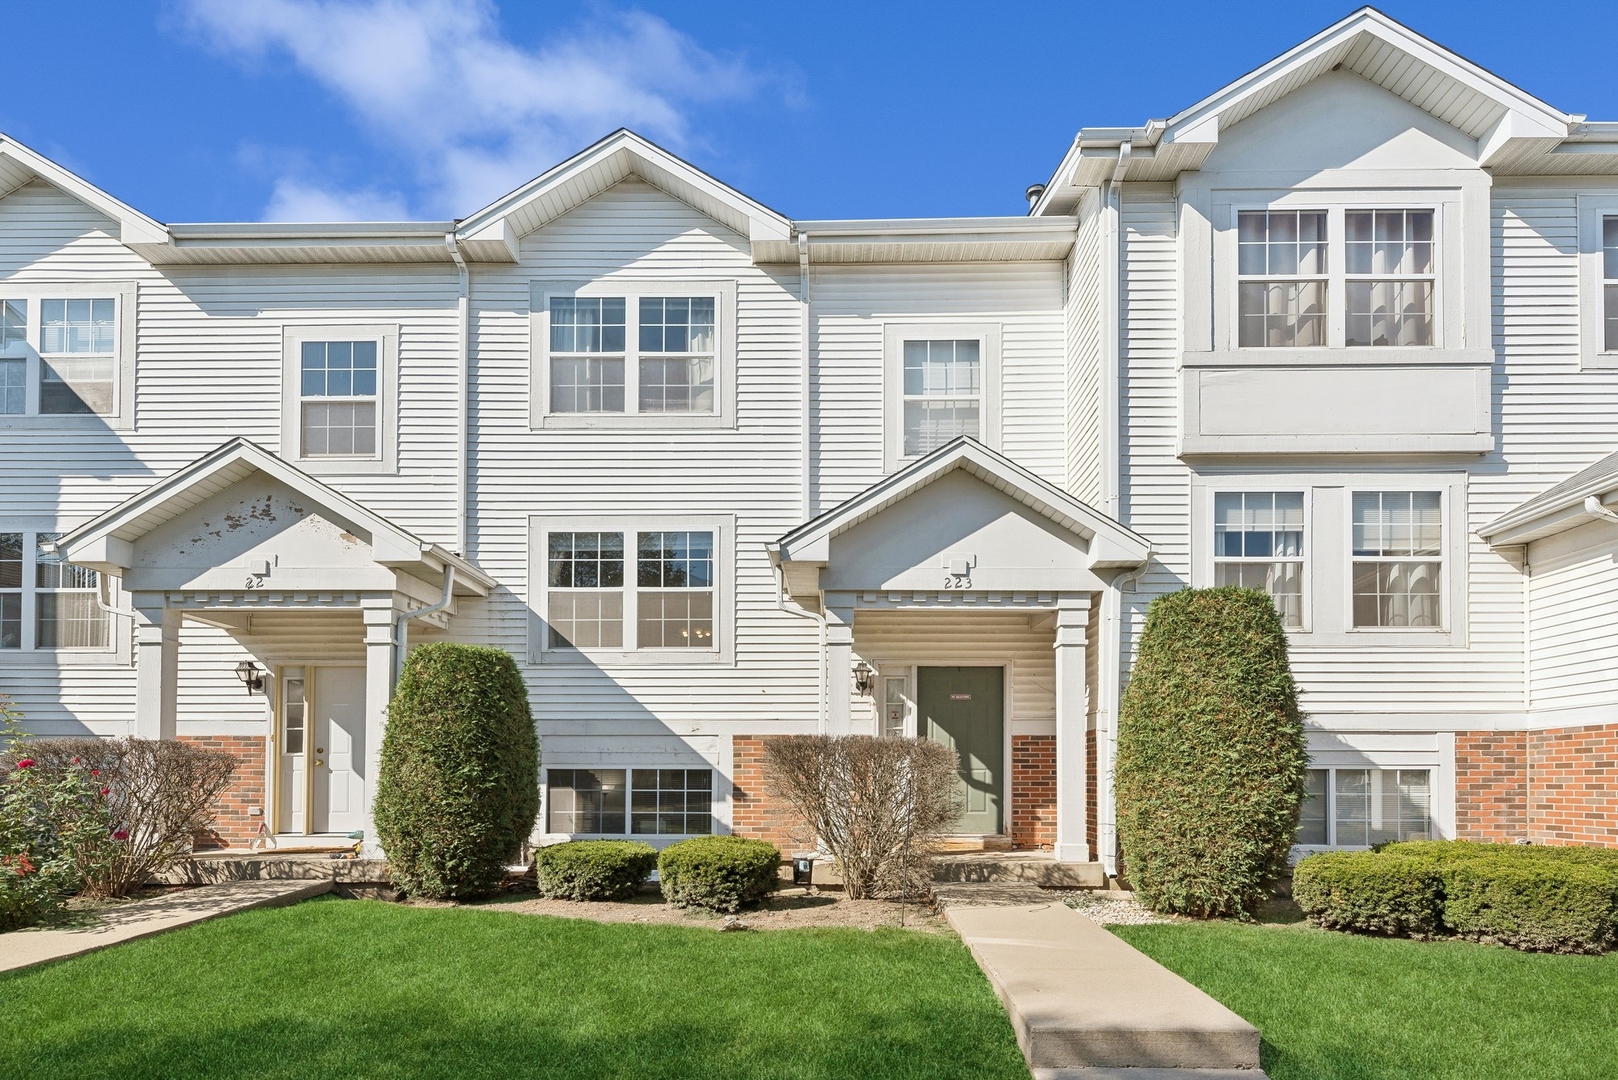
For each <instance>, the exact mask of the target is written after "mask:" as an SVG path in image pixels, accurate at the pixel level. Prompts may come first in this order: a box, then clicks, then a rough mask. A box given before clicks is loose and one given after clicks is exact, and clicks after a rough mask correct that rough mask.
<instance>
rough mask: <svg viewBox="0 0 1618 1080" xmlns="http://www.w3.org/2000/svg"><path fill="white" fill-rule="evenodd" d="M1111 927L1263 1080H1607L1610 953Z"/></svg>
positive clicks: (1267, 930) (1244, 929)
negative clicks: (1226, 1033) (1245, 1028)
mask: <svg viewBox="0 0 1618 1080" xmlns="http://www.w3.org/2000/svg"><path fill="white" fill-rule="evenodd" d="M1113 929H1114V931H1115V932H1116V933H1117V934H1118V936H1119V937H1121V938H1123V939H1124V940H1125V941H1127V942H1129V943H1130V944H1131V945H1134V946H1135V947H1136V948H1138V949H1140V950H1141V951H1143V952H1145V953H1147V954H1148V955H1149V956H1152V957H1153V958H1155V959H1156V960H1158V961H1159V962H1160V963H1162V964H1163V965H1165V966H1166V967H1168V968H1171V969H1172V970H1174V971H1176V972H1178V973H1180V974H1181V975H1183V976H1185V977H1186V978H1187V979H1189V980H1191V981H1192V982H1193V983H1195V984H1197V985H1198V986H1200V987H1202V988H1203V989H1204V990H1206V991H1208V993H1210V994H1212V995H1213V996H1214V997H1216V998H1218V999H1219V1000H1220V1001H1222V1002H1224V1003H1225V1004H1226V1005H1228V1006H1230V1007H1231V1008H1232V1009H1234V1010H1235V1011H1236V1012H1238V1013H1240V1014H1241V1015H1242V1016H1243V1017H1245V1018H1246V1019H1247V1020H1248V1021H1249V1022H1251V1023H1253V1024H1255V1025H1257V1027H1258V1028H1259V1030H1260V1031H1262V1032H1263V1033H1264V1068H1265V1070H1266V1071H1267V1072H1268V1073H1269V1074H1270V1076H1271V1077H1272V1078H1273V1080H1339V1078H1350V1077H1352V1078H1354V1080H1369V1078H1373V1077H1377V1078H1380V1077H1390V1078H1391V1077H1399V1078H1401V1080H1404V1078H1408V1077H1418V1076H1419V1077H1423V1078H1448V1077H1453V1078H1457V1080H1494V1078H1496V1077H1532V1078H1535V1080H1553V1078H1561V1077H1570V1078H1571V1077H1579V1078H1596V1077H1612V1076H1618V1024H1615V1022H1614V1018H1615V1017H1618V953H1611V954H1608V955H1606V956H1541V955H1532V954H1528V953H1519V952H1514V951H1512V950H1509V949H1503V948H1494V947H1491V946H1486V945H1473V944H1469V943H1466V942H1455V941H1446V942H1418V941H1394V940H1387V939H1382V938H1365V937H1355V936H1351V935H1348V934H1339V933H1332V932H1329V931H1325V930H1316V929H1313V928H1311V927H1308V926H1303V925H1291V926H1277V925H1258V926H1252V925H1240V924H1235V923H1205V924H1194V925H1183V924H1182V925H1169V926H1119V927H1114V928H1113Z"/></svg>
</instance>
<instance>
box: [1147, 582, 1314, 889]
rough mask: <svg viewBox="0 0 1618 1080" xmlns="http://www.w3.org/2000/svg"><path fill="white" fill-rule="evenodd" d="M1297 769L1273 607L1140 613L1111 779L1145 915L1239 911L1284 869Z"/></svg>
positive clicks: (1213, 604)
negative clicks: (1140, 629)
mask: <svg viewBox="0 0 1618 1080" xmlns="http://www.w3.org/2000/svg"><path fill="white" fill-rule="evenodd" d="M1307 770H1308V755H1307V753H1306V752H1305V749H1304V738H1303V715H1302V713H1300V712H1299V711H1298V695H1297V688H1296V686H1295V684H1294V683H1293V680H1292V669H1291V667H1290V666H1289V665H1288V663H1287V640H1286V633H1285V631H1283V630H1282V628H1281V620H1280V618H1279V616H1278V615H1277V614H1276V611H1275V604H1274V602H1273V601H1272V600H1271V599H1270V598H1269V597H1268V596H1266V595H1265V594H1264V593H1262V592H1258V591H1257V590H1253V589H1238V588H1215V589H1186V590H1183V591H1181V592H1178V593H1174V594H1172V595H1168V596H1163V597H1159V598H1158V599H1157V600H1155V601H1153V603H1152V606H1151V607H1150V609H1148V611H1147V616H1146V628H1145V631H1144V632H1143V633H1142V635H1141V640H1140V649H1139V654H1138V656H1137V658H1136V660H1135V667H1134V671H1133V673H1132V674H1131V676H1130V680H1129V687H1128V689H1127V690H1126V691H1125V692H1124V698H1123V702H1122V705H1121V707H1120V710H1119V719H1118V757H1117V764H1116V773H1115V791H1116V795H1117V804H1118V833H1119V841H1120V843H1121V845H1122V848H1123V856H1124V865H1125V872H1126V874H1127V876H1128V878H1129V881H1130V882H1131V884H1133V885H1134V887H1135V889H1136V890H1137V891H1138V893H1139V894H1140V896H1141V898H1142V899H1143V900H1144V901H1145V903H1146V904H1147V905H1148V906H1149V907H1151V908H1152V909H1153V910H1155V911H1160V912H1173V913H1177V914H1183V915H1192V916H1197V917H1199V918H1209V917H1215V916H1224V915H1244V914H1247V913H1250V912H1252V910H1253V909H1254V908H1255V907H1256V906H1257V905H1258V903H1259V902H1260V901H1261V900H1263V899H1264V898H1265V896H1266V895H1268V888H1269V885H1270V883H1271V882H1272V881H1273V880H1274V879H1275V878H1276V877H1277V876H1278V875H1279V874H1280V873H1281V872H1282V871H1283V870H1284V869H1285V868H1286V862H1287V855H1288V853H1289V851H1290V849H1291V846H1292V839H1293V835H1294V833H1295V832H1296V830H1297V826H1298V807H1299V805H1300V804H1301V803H1302V801H1303V797H1304V782H1305V778H1306V775H1307Z"/></svg>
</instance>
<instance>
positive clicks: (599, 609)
mask: <svg viewBox="0 0 1618 1080" xmlns="http://www.w3.org/2000/svg"><path fill="white" fill-rule="evenodd" d="M659 524H661V523H659ZM671 524H672V523H671ZM542 536H543V541H542V543H543V550H544V566H543V569H542V572H543V573H544V575H545V586H544V592H543V596H544V607H543V611H544V625H545V639H544V649H545V650H547V651H551V652H556V651H559V650H570V651H571V650H577V651H580V652H602V651H604V652H622V653H626V654H627V653H635V654H639V655H642V656H651V655H656V654H662V655H665V656H670V657H672V656H678V655H696V656H700V655H703V654H707V653H713V652H716V651H717V650H718V640H717V631H718V629H719V619H718V590H719V581H718V574H717V568H718V566H719V564H720V559H719V551H718V541H719V538H720V533H719V531H718V529H717V528H700V529H699V528H678V529H676V528H645V529H637V528H621V529H606V528H588V529H586V528H569V527H553V528H550V529H547V530H544V531H543V532H542Z"/></svg>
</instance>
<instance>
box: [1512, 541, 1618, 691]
mask: <svg viewBox="0 0 1618 1080" xmlns="http://www.w3.org/2000/svg"><path fill="white" fill-rule="evenodd" d="M1528 558H1529V566H1530V574H1529V578H1528V653H1529V655H1528V671H1529V686H1528V694H1529V697H1528V704H1529V707H1530V708H1533V709H1536V710H1568V709H1582V710H1589V711H1590V712H1591V714H1592V716H1593V717H1594V718H1597V719H1600V718H1603V717H1604V716H1606V715H1607V714H1609V713H1610V712H1611V709H1612V706H1613V703H1614V702H1618V527H1614V526H1612V525H1609V524H1607V523H1605V522H1591V523H1590V524H1587V525H1583V526H1580V527H1579V528H1576V529H1572V530H1569V531H1568V532H1565V533H1562V534H1560V535H1557V536H1553V537H1550V538H1548V539H1545V540H1541V541H1538V542H1536V543H1534V544H1533V545H1532V546H1531V547H1530V548H1529V551H1528Z"/></svg>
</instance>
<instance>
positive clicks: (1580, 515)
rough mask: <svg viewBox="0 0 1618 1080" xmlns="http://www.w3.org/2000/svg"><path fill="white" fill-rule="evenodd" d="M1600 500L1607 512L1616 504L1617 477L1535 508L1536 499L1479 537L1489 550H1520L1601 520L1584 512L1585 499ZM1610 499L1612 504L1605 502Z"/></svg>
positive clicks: (1486, 528) (1602, 479) (1497, 520)
mask: <svg viewBox="0 0 1618 1080" xmlns="http://www.w3.org/2000/svg"><path fill="white" fill-rule="evenodd" d="M1591 496H1594V497H1595V498H1597V499H1599V500H1600V501H1601V504H1602V505H1603V506H1606V507H1608V508H1609V509H1610V508H1611V507H1612V506H1614V505H1618V498H1613V497H1614V496H1618V476H1614V475H1611V474H1609V475H1607V476H1603V477H1599V478H1597V479H1595V480H1592V481H1590V482H1589V483H1587V484H1582V485H1580V486H1579V487H1576V488H1573V489H1572V490H1570V491H1567V492H1564V493H1563V494H1562V495H1561V496H1559V497H1558V498H1557V499H1556V500H1555V501H1554V502H1549V503H1544V504H1542V505H1539V506H1535V505H1534V504H1535V502H1537V501H1538V498H1539V497H1538V496H1536V497H1535V498H1533V499H1529V500H1528V501H1527V502H1525V503H1523V504H1522V505H1521V506H1519V507H1517V508H1516V509H1515V510H1509V511H1507V512H1506V513H1504V514H1501V515H1500V516H1499V517H1497V518H1495V519H1494V520H1493V521H1491V522H1489V523H1488V524H1487V525H1485V526H1483V528H1481V529H1479V530H1478V536H1480V537H1482V538H1483V540H1484V541H1485V542H1486V543H1487V544H1488V545H1489V546H1490V547H1492V548H1506V547H1521V546H1522V545H1523V544H1530V543H1533V542H1534V541H1535V540H1543V539H1545V538H1546V537H1547V536H1555V535H1556V534H1557V533H1561V532H1566V531H1567V530H1569V529H1573V528H1577V527H1578V526H1580V525H1583V524H1585V523H1587V522H1590V521H1598V520H1604V518H1602V517H1598V516H1596V515H1592V514H1591V513H1590V512H1589V511H1587V510H1586V509H1585V506H1584V504H1585V500H1587V499H1589V498H1590V497H1591ZM1610 498H1612V499H1613V502H1611V503H1609V502H1608V500H1609V499H1610Z"/></svg>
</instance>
